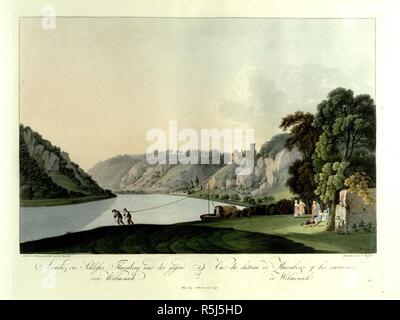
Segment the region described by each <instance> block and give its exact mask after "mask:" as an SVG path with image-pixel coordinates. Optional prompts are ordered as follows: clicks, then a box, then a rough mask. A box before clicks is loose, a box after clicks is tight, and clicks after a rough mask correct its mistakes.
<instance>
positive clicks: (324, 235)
mask: <svg viewBox="0 0 400 320" xmlns="http://www.w3.org/2000/svg"><path fill="white" fill-rule="evenodd" d="M306 219H307V218H293V216H253V217H241V218H230V219H221V220H216V221H210V222H188V223H179V224H172V225H150V224H137V225H133V226H121V227H119V226H109V227H101V228H96V229H92V230H88V231H82V232H76V233H70V234H66V235H63V236H58V237H52V238H47V239H42V240H37V241H31V242H26V243H23V244H21V253H374V252H376V234H375V233H363V234H353V235H340V234H337V233H335V232H329V231H325V226H324V225H319V226H316V227H308V228H305V227H304V226H302V225H301V224H302V223H303V222H305V221H306Z"/></svg>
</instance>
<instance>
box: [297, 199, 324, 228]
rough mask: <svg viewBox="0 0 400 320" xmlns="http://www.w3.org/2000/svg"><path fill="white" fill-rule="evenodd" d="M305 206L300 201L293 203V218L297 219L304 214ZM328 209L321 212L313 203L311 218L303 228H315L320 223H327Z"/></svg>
mask: <svg viewBox="0 0 400 320" xmlns="http://www.w3.org/2000/svg"><path fill="white" fill-rule="evenodd" d="M305 209H306V205H305V203H304V202H303V201H302V200H299V201H297V200H295V202H294V216H295V217H299V216H302V215H304V214H305ZM329 213H330V208H327V209H326V210H324V211H322V210H321V207H320V205H319V203H318V202H317V201H315V200H314V201H313V203H312V206H311V217H310V219H308V220H307V221H306V222H305V223H304V226H305V227H311V226H316V225H318V224H319V223H320V222H322V221H329Z"/></svg>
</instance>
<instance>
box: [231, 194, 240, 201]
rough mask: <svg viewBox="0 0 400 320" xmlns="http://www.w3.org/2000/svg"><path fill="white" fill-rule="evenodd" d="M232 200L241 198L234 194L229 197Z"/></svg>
mask: <svg viewBox="0 0 400 320" xmlns="http://www.w3.org/2000/svg"><path fill="white" fill-rule="evenodd" d="M229 198H230V199H231V200H239V196H238V195H237V194H236V193H233V194H231V195H230V196H229Z"/></svg>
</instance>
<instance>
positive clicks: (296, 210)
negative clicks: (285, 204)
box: [294, 200, 300, 217]
mask: <svg viewBox="0 0 400 320" xmlns="http://www.w3.org/2000/svg"><path fill="white" fill-rule="evenodd" d="M299 213H300V207H299V204H298V202H297V200H294V217H298V216H299Z"/></svg>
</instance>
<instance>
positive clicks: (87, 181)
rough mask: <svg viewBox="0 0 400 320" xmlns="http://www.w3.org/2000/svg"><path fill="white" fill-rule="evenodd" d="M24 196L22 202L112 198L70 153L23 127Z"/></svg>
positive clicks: (21, 128) (21, 130)
mask: <svg viewBox="0 0 400 320" xmlns="http://www.w3.org/2000/svg"><path fill="white" fill-rule="evenodd" d="M19 129H20V197H21V199H22V200H38V199H59V198H79V197H88V196H98V197H104V198H107V197H112V196H114V195H113V194H112V193H111V191H109V190H104V189H103V188H101V187H100V186H99V185H98V184H97V182H96V181H94V180H93V179H92V177H90V176H89V175H88V174H87V173H86V172H85V171H84V170H82V169H81V168H80V167H79V166H78V165H77V164H76V163H74V162H72V161H71V159H70V158H69V155H68V153H66V152H64V151H62V150H61V149H60V148H59V147H56V146H54V145H52V144H51V142H50V141H48V140H45V139H43V137H42V136H41V135H40V134H39V133H37V132H35V131H33V130H32V129H31V128H30V127H25V126H24V125H22V124H21V125H20V128H19Z"/></svg>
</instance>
